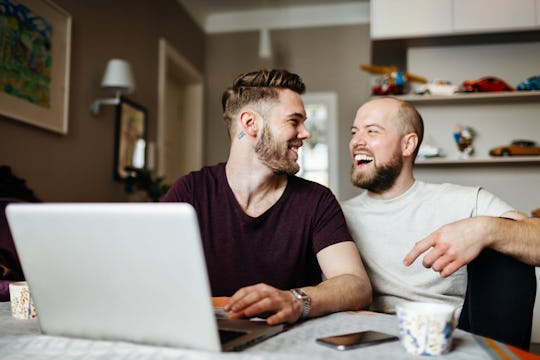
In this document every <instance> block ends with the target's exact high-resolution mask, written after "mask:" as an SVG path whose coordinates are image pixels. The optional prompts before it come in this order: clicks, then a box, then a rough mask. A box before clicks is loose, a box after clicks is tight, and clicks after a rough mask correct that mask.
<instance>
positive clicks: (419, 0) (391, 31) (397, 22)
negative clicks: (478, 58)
mask: <svg viewBox="0 0 540 360" xmlns="http://www.w3.org/2000/svg"><path fill="white" fill-rule="evenodd" d="M533 1H535V0H533ZM370 11H371V19H370V29H371V38H372V39H390V38H406V37H417V36H432V35H446V34H449V33H450V32H451V31H452V0H407V1H403V0H371V3H370Z"/></svg>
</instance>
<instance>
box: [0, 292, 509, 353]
mask: <svg viewBox="0 0 540 360" xmlns="http://www.w3.org/2000/svg"><path fill="white" fill-rule="evenodd" d="M38 315H39V314H38ZM134 321H136V319H134ZM361 330H379V331H383V332H388V333H391V334H395V335H398V324H397V319H396V317H395V316H391V315H386V314H377V313H372V312H342V313H337V314H332V315H329V316H325V317H322V318H318V319H311V320H308V321H305V322H303V323H300V324H297V325H296V326H294V327H292V328H291V329H289V330H288V331H286V332H284V333H281V334H279V335H277V336H275V337H273V338H271V339H268V340H266V341H264V342H262V343H259V344H257V345H255V346H253V347H250V348H248V349H246V350H244V351H242V352H236V353H210V352H203V351H194V350H188V349H175V348H164V347H154V346H148V345H140V344H133V343H127V342H113V341H93V340H85V339H73V338H65V337H57V336H46V335H42V334H41V332H40V329H39V320H38V319H34V320H18V319H15V318H13V317H12V316H11V312H10V303H9V302H6V303H0V359H2V360H8V359H25V360H26V359H148V358H153V359H231V358H233V359H257V360H259V359H260V360H263V359H291V360H292V359H309V360H317V359H321V360H329V359H392V360H398V359H414V358H416V357H413V356H410V355H407V354H406V353H405V351H404V350H403V349H402V348H401V345H400V344H399V342H398V341H395V342H390V343H385V344H380V345H374V346H369V347H365V348H358V349H353V350H347V351H337V350H333V349H331V348H327V347H324V346H321V345H319V344H317V343H316V342H315V339H316V338H318V337H322V336H329V335H335V334H343V333H347V332H354V331H361ZM497 344H499V345H500V346H501V347H500V349H502V350H503V351H509V350H508V348H506V347H505V346H504V345H503V344H500V343H497ZM513 356H514V357H513V358H516V357H515V355H513ZM444 358H445V359H467V360H469V359H500V358H501V356H500V355H497V353H496V351H494V350H493V349H491V348H490V347H489V346H487V343H486V341H485V339H484V338H481V337H478V336H474V335H472V334H469V333H467V332H464V331H461V330H456V331H455V335H454V343H453V350H452V351H451V352H450V353H449V354H447V355H445V356H444ZM418 359H421V357H418Z"/></svg>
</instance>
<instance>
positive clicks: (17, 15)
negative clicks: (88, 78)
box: [0, 0, 71, 134]
mask: <svg viewBox="0 0 540 360" xmlns="http://www.w3.org/2000/svg"><path fill="white" fill-rule="evenodd" d="M0 45H1V46H0V114H2V115H5V116H7V117H9V118H12V119H14V120H19V121H23V122H25V123H28V124H32V125H35V126H38V127H41V128H44V129H47V130H50V131H54V132H57V133H60V134H67V132H68V102H69V71H70V52H71V15H69V14H68V13H67V12H66V11H64V10H63V9H62V8H60V7H58V6H57V5H56V4H54V3H53V2H51V1H49V0H2V3H1V5H0Z"/></svg>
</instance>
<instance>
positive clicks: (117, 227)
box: [6, 203, 284, 351]
mask: <svg viewBox="0 0 540 360" xmlns="http://www.w3.org/2000/svg"><path fill="white" fill-rule="evenodd" d="M6 215H7V219H8V223H9V226H10V229H11V232H12V235H13V239H14V241H15V245H16V248H17V252H18V254H19V257H20V261H21V264H22V268H23V272H24V274H25V277H26V281H27V282H28V285H29V287H30V290H31V293H32V298H33V300H34V302H35V306H36V310H37V313H38V318H39V323H40V326H41V331H42V332H43V333H45V334H49V335H60V336H68V337H80V338H89V339H101V340H122V341H130V342H136V343H144V344H152V345H158V346H170V347H182V348H184V347H186V348H193V349H200V350H207V351H236V350H241V349H243V348H245V347H247V346H250V345H253V344H255V343H256V342H259V341H261V340H263V339H266V338H268V337H270V336H272V335H275V334H277V333H278V332H280V331H282V330H283V329H284V327H283V326H282V325H279V326H269V325H267V324H266V323H265V322H263V321H250V320H231V319H226V318H223V317H221V318H219V317H217V316H216V312H215V310H214V308H213V306H212V300H211V292H210V285H209V281H208V277H207V270H206V264H205V260H204V253H203V248H202V244H201V239H200V233H199V226H198V222H197V215H196V213H195V210H194V209H193V207H192V206H191V205H189V204H186V203H69V204H67V203H66V204H62V203H54V204H51V203H49V204H43V203H42V204H11V205H9V206H8V207H7V209H6ZM218 327H219V331H218ZM220 333H221V334H222V335H221V336H220ZM221 339H223V340H221Z"/></svg>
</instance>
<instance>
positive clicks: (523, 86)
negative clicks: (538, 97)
mask: <svg viewBox="0 0 540 360" xmlns="http://www.w3.org/2000/svg"><path fill="white" fill-rule="evenodd" d="M516 90H540V75H536V76H531V77H530V78H528V79H527V80H524V81H522V82H520V83H519V84H518V85H517V86H516Z"/></svg>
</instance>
